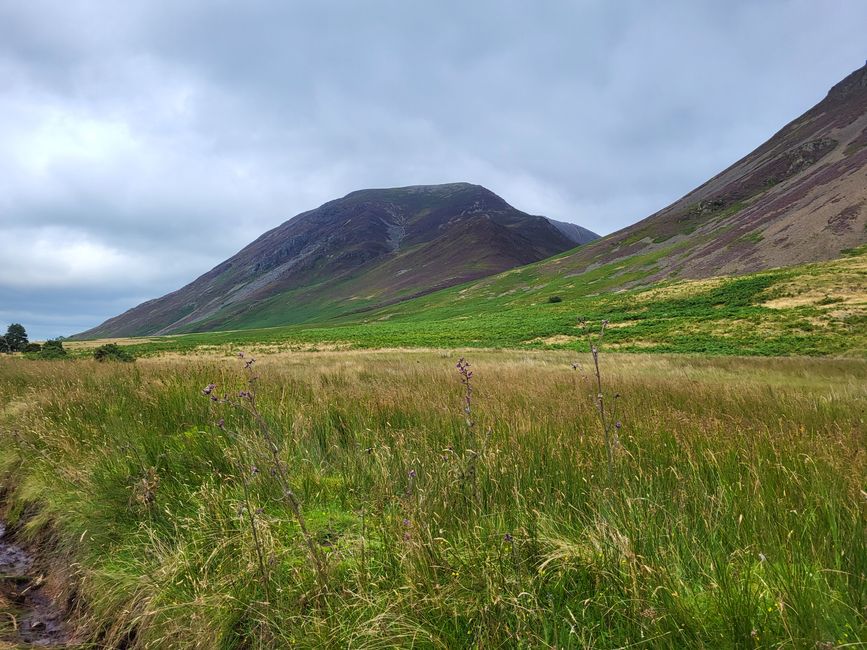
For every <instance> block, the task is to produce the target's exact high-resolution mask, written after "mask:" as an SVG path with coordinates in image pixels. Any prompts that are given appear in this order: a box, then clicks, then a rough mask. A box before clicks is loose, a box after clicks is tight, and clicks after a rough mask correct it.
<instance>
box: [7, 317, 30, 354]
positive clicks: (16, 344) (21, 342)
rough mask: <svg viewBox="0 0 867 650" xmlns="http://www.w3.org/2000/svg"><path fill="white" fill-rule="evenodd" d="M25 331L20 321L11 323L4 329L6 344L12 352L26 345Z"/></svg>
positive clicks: (18, 350)
mask: <svg viewBox="0 0 867 650" xmlns="http://www.w3.org/2000/svg"><path fill="white" fill-rule="evenodd" d="M27 343H28V341H27V331H26V330H25V329H24V326H23V325H22V324H21V323H12V324H11V325H10V326H9V328H8V329H7V330H6V345H8V346H9V349H10V350H11V351H12V352H20V351H21V350H23V349H24V348H25V346H26V345H27Z"/></svg>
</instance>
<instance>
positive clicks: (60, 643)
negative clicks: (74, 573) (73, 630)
mask: <svg viewBox="0 0 867 650" xmlns="http://www.w3.org/2000/svg"><path fill="white" fill-rule="evenodd" d="M63 619H64V617H63V612H62V610H61V608H60V607H58V606H57V605H56V604H55V603H54V602H53V601H52V599H51V598H50V596H49V595H48V594H47V593H46V592H45V589H44V585H43V578H42V576H41V575H39V572H38V571H37V570H36V568H35V565H34V561H33V557H31V555H30V554H29V553H27V551H25V550H24V549H23V548H22V547H21V546H18V545H16V544H14V543H12V541H11V540H10V539H9V538H8V534H7V527H6V524H5V523H3V522H2V521H0V650H2V649H4V648H30V647H36V648H42V647H55V648H56V647H64V646H68V645H70V644H71V638H70V635H69V633H68V630H67V627H66V625H65V624H64V620H63Z"/></svg>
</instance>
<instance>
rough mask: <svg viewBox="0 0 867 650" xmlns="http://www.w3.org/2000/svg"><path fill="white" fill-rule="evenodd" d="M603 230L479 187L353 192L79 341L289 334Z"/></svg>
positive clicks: (539, 255) (524, 260)
mask: <svg viewBox="0 0 867 650" xmlns="http://www.w3.org/2000/svg"><path fill="white" fill-rule="evenodd" d="M597 238H598V236H597V235H595V234H594V233H592V232H590V231H589V230H586V229H584V228H580V227H579V226H575V225H573V224H567V223H563V222H555V221H553V220H549V219H547V218H545V217H539V216H532V215H529V214H526V213H524V212H521V211H520V210H516V209H515V208H513V207H512V206H511V205H509V204H508V203H506V202H505V201H504V200H503V199H502V198H500V197H499V196H497V195H496V194H494V193H493V192H491V191H490V190H487V189H485V188H484V187H481V186H479V185H471V184H468V183H453V184H448V185H419V186H412V187H402V188H393V189H370V190H361V191H357V192H352V193H351V194H348V195H347V196H345V197H343V198H342V199H337V200H335V201H330V202H328V203H325V204H324V205H322V206H320V207H319V208H316V209H315V210H311V211H309V212H304V213H302V214H299V215H297V216H296V217H294V218H292V219H290V220H289V221H287V222H285V223H284V224H282V225H280V226H278V227H277V228H274V229H273V230H271V231H269V232H267V233H265V234H264V235H262V236H261V237H259V238H258V239H257V240H256V241H254V242H253V243H251V244H250V245H249V246H247V247H246V248H244V249H243V250H241V251H240V252H239V253H238V254H236V255H234V256H233V257H231V258H229V259H228V260H226V261H225V262H223V263H222V264H219V265H218V266H216V267H215V268H213V269H212V270H210V271H209V272H207V273H205V274H204V275H202V276H201V277H200V278H198V279H197V280H195V281H194V282H192V283H190V284H188V285H187V286H185V287H183V288H182V289H179V290H178V291H175V292H173V293H170V294H168V295H166V296H163V297H162V298H158V299H156V300H151V301H148V302H145V303H143V304H141V305H139V306H138V307H135V308H133V309H131V310H129V311H127V312H125V313H123V314H121V315H120V316H117V317H115V318H112V319H110V320H108V321H106V322H104V323H103V324H102V325H99V326H98V327H95V328H93V329H91V330H88V331H87V332H84V333H82V334H80V335H78V336H79V337H80V338H96V337H114V336H141V335H150V334H167V333H174V332H183V331H208V330H218V329H233V328H245V327H253V326H259V327H263V326H271V325H284V324H292V323H302V322H308V321H311V320H321V319H326V318H329V317H333V316H337V315H341V314H346V313H352V312H359V311H366V310H369V309H372V308H377V307H382V306H385V305H389V304H393V303H395V302H399V301H401V300H406V299H408V298H412V297H415V296H420V295H423V294H426V293H429V292H431V291H435V290H437V289H442V288H445V287H449V286H452V285H455V284H460V283H463V282H467V281H469V280H474V279H478V278H481V277H484V276H486V275H491V274H494V273H498V272H501V271H504V270H508V269H511V268H514V267H516V266H521V265H524V264H528V263H530V262H535V261H538V260H541V259H544V258H547V257H550V256H551V255H554V254H556V253H561V252H563V251H566V250H568V249H570V248H573V247H575V246H576V245H578V244H583V243H586V242H588V241H592V240H594V239H597Z"/></svg>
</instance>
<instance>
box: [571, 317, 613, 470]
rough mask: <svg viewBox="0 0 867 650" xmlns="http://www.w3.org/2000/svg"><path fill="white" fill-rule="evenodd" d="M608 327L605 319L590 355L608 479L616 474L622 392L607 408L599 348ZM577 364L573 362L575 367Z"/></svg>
mask: <svg viewBox="0 0 867 650" xmlns="http://www.w3.org/2000/svg"><path fill="white" fill-rule="evenodd" d="M607 328H608V321H607V320H603V321H602V325H601V326H600V329H599V336H598V337H597V338H596V339H595V340H592V339H591V341H590V355H591V357H592V358H593V371H594V376H595V377H596V399H595V400H594V401H595V403H596V410H597V411H598V413H599V421H600V422H601V423H602V434H603V438H604V440H605V457H606V464H607V468H608V479H609V480H611V478H612V477H613V475H614V447H615V446H616V445H617V433H616V430H618V429H620V422H619V421H618V420H617V419H616V417H617V400H618V398H619V397H620V393H615V395H614V401H613V404H612V407H611V409H610V411H608V410H606V408H605V393H604V391H603V388H602V371H601V370H600V368H599V348H600V345H601V343H602V339H603V338H604V337H605V330H606V329H607ZM575 367H576V366H575V365H574V364H573V368H575Z"/></svg>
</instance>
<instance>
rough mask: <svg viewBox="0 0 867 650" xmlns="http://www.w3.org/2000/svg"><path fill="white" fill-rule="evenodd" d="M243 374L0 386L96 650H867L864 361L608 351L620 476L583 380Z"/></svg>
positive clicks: (388, 369)
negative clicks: (101, 649)
mask: <svg viewBox="0 0 867 650" xmlns="http://www.w3.org/2000/svg"><path fill="white" fill-rule="evenodd" d="M723 282H727V281H723ZM735 282H736V281H735ZM735 286H739V287H740V289H738V290H739V291H740V290H742V291H743V292H744V295H749V296H755V295H756V292H757V291H759V292H760V291H765V290H766V288H765V286H762V287H760V288H756V287H755V286H754V285H747V286H743V285H735ZM708 290H709V291H711V292H712V291H716V290H718V287H717V288H713V287H711V288H709V289H708ZM732 291H734V289H732ZM563 293H565V291H564V292H563ZM791 293H793V294H797V293H798V292H797V291H796V290H792V291H791ZM677 295H678V294H677V292H676V291H675V292H674V293H673V294H670V295H669V298H667V299H666V300H671V301H674V300H678V299H679V298H678V297H677ZM727 295H728V294H727ZM781 298H783V296H777V298H775V299H781ZM789 298H790V299H791V298H792V297H789ZM612 299H613V298H612ZM768 299H771V298H768ZM750 300H753V298H750ZM819 300H821V298H820V299H819ZM658 304H659V303H658ZM661 304H665V301H662V303H661ZM669 304H670V303H669ZM547 307H548V305H544V306H541V307H540V309H545V308H547ZM550 307H553V308H557V307H558V305H557V304H551V305H550ZM820 307H821V305H820ZM655 308H656V309H661V308H662V307H655ZM735 308H736V307H731V309H735ZM747 308H748V307H747V306H745V307H744V309H747ZM812 308H813V307H811V309H812ZM817 308H818V307H817ZM767 309H773V307H768V308H767ZM566 313H567V312H566V311H565V310H564V312H563V314H564V319H565V314H566ZM588 315H590V314H588ZM570 318H572V317H571V316H570ZM385 322H386V323H387V322H388V321H385ZM468 327H471V328H474V327H478V328H479V331H480V332H481V330H482V326H481V325H480V324H477V323H469V324H468ZM622 329H625V328H622ZM622 329H618V328H614V329H612V330H611V334H612V335H614V334H616V333H618V332H620V331H622ZM473 331H475V330H473ZM554 334H555V333H552V332H551V331H550V330H545V331H540V332H539V335H540V336H542V335H544V336H553V335H554ZM486 335H487V334H485V336H486ZM861 335H862V336H863V331H862V332H861ZM479 336H480V337H481V336H483V334H482V333H480V334H479ZM520 336H526V334H523V333H522V334H520ZM323 338H325V337H323ZM337 338H338V337H336V336H335V339H337ZM384 338H385V339H387V337H384ZM444 338H445V339H446V340H451V339H450V338H449V337H444ZM340 340H343V339H340ZM612 341H613V343H615V344H617V345H619V344H620V343H622V340H618V339H617V338H616V336H612ZM438 342H439V340H438ZM224 343H225V345H226V346H227V349H228V347H229V345H230V343H231V342H230V341H228V340H227V341H225V342H224ZM235 351H236V350H232V352H235ZM460 356H467V357H468V359H469V361H470V363H471V364H472V366H471V370H472V371H473V373H474V374H473V376H472V377H471V379H470V386H471V388H472V394H471V402H470V413H469V418H467V416H466V414H465V412H464V410H463V408H464V406H465V397H466V386H465V384H464V383H462V381H461V380H462V375H461V374H460V373H459V372H458V370H457V369H456V367H455V363H456V362H457V360H458V358H459V357H460ZM573 361H579V362H580V363H579V365H578V367H577V369H573V367H572V365H571V363H572V362H573ZM243 364H244V360H241V359H238V358H236V357H235V358H226V357H221V356H218V355H214V356H206V355H198V356H195V355H190V356H177V355H174V356H163V357H159V356H157V357H153V358H145V359H140V360H139V361H138V362H136V363H135V364H98V363H96V362H93V361H88V360H84V359H78V360H74V361H65V362H48V361H46V362H41V363H37V362H30V361H28V360H25V359H21V358H0V409H2V415H0V471H2V494H3V502H4V504H5V513H6V518H7V519H8V520H9V521H10V523H12V524H14V525H15V526H17V527H18V530H19V537H20V538H22V539H27V538H29V539H30V540H32V543H33V544H34V545H35V546H37V547H41V548H42V551H43V553H44V554H45V556H46V557H50V558H53V566H52V567H51V568H50V569H49V570H47V578H48V581H49V583H51V584H53V585H56V587H55V591H56V592H57V593H58V594H59V595H64V596H69V597H70V602H71V603H72V606H73V607H75V608H77V610H76V615H75V617H74V619H75V620H76V621H77V623H78V625H80V627H81V629H82V631H83V632H86V633H87V634H89V635H90V636H91V638H94V639H97V640H99V642H100V643H102V644H107V645H109V646H110V647H116V646H118V645H122V646H123V647H128V648H158V647H198V648H234V647H244V648H265V647H307V648H321V647H333V648H391V647H409V646H414V647H420V648H463V647H467V648H469V647H478V648H497V647H503V648H506V647H509V648H511V647H526V648H540V647H542V648H545V647H547V648H584V647H591V648H616V647H642V648H643V647H648V648H650V647H652V648H684V647H707V648H754V647H767V648H832V647H858V646H863V642H864V641H865V640H867V622H865V615H867V578H865V576H867V538H865V524H867V517H865V514H867V492H865V489H867V485H865V476H867V446H865V442H867V440H865V431H867V428H865V421H864V418H865V407H867V362H865V361H864V360H863V359H839V358H838V359H822V358H817V359H808V358H742V357H706V356H691V355H681V356H673V355H664V354H657V355H638V354H635V355H622V354H609V353H608V352H607V351H606V349H605V348H603V353H602V355H601V364H602V378H603V382H604V383H603V395H604V400H605V404H606V407H607V408H608V409H609V413H610V409H611V408H612V407H613V405H614V403H615V402H616V403H617V409H618V412H617V413H616V414H614V415H613V418H612V420H609V422H611V421H613V420H616V421H619V422H621V423H622V426H621V427H620V428H612V430H611V433H612V435H616V436H617V438H618V440H617V442H616V443H613V444H612V453H613V463H612V466H611V470H610V471H609V470H608V464H607V460H606V446H605V444H604V442H603V434H602V431H601V428H600V421H599V416H598V413H597V409H596V404H595V396H596V394H597V390H598V389H597V388H596V384H595V378H594V376H593V373H592V371H591V364H590V363H589V358H588V355H587V354H586V353H584V354H582V355H578V354H576V353H575V352H573V351H537V350H525V351H500V352H495V351H485V350H472V349H471V350H464V351H461V352H458V351H447V350H444V351H406V350H395V351H332V352H311V351H308V352H294V353H288V352H283V353H276V354H272V355H268V356H266V357H265V358H263V359H260V360H259V361H258V362H257V363H256V364H254V365H253V367H252V371H253V372H254V373H255V375H256V376H258V379H257V380H256V381H255V382H254V384H253V386H252V387H251V386H250V385H249V384H248V378H247V375H246V374H245V370H244V369H243ZM211 383H214V384H216V387H215V388H213V390H212V391H210V394H209V395H204V394H203V388H204V387H206V386H207V385H208V384H211ZM250 390H252V392H253V395H252V399H251V396H249V395H247V394H246V392H247V391H250ZM242 391H243V392H244V394H241V392H242ZM224 394H225V395H227V396H229V397H230V398H231V400H232V401H233V402H235V403H237V404H238V406H233V405H232V404H229V403H222V402H220V401H217V402H214V401H212V400H211V399H210V397H211V396H217V397H218V400H219V399H221V398H222V396H223V395H224ZM616 394H619V397H618V398H616V399H615V397H614V396H615V395H616ZM257 418H260V419H257ZM221 420H222V422H220V421H221ZM468 420H469V421H470V422H471V423H472V424H471V425H470V424H468ZM220 425H221V426H220ZM271 443H273V444H274V448H276V457H277V458H278V463H279V464H277V465H275V461H274V460H273V458H274V456H273V455H272V453H271V447H270V444H271ZM287 489H289V490H291V491H292V492H291V494H292V495H296V496H297V498H298V500H299V501H300V504H301V512H302V515H303V518H304V523H305V524H306V529H307V531H308V533H309V535H308V537H305V535H304V534H303V533H302V531H301V529H300V527H299V519H298V517H297V516H296V514H295V512H294V510H293V506H292V499H291V497H290V496H287V492H286V490H287ZM308 543H309V545H308ZM317 567H318V568H317Z"/></svg>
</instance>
